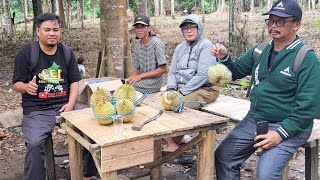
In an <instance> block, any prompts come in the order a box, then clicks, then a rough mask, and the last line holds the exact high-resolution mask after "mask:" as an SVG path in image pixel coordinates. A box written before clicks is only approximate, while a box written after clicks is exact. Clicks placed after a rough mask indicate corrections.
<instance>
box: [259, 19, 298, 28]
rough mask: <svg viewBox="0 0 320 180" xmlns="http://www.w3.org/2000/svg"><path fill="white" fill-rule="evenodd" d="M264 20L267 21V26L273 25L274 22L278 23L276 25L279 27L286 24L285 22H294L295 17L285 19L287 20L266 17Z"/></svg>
mask: <svg viewBox="0 0 320 180" xmlns="http://www.w3.org/2000/svg"><path fill="white" fill-rule="evenodd" d="M264 21H265V22H266V25H267V26H272V25H273V23H276V26H278V27H282V26H284V24H286V23H287V22H294V20H293V19H292V20H287V21H285V20H273V19H265V20H264Z"/></svg>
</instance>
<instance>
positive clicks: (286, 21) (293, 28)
mask: <svg viewBox="0 0 320 180" xmlns="http://www.w3.org/2000/svg"><path fill="white" fill-rule="evenodd" d="M266 25H267V26H268V32H269V34H270V36H271V37H272V38H273V39H286V38H288V37H292V36H295V35H296V32H297V30H298V29H299V28H300V25H301V22H300V21H294V20H293V17H288V18H282V17H278V16H274V15H270V17H269V19H266Z"/></svg>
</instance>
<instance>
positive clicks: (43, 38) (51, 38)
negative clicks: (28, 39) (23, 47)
mask: <svg viewBox="0 0 320 180" xmlns="http://www.w3.org/2000/svg"><path fill="white" fill-rule="evenodd" d="M37 35H38V37H39V42H40V43H41V44H43V45H45V46H55V45H57V44H58V42H59V41H60V37H61V31H60V25H59V23H58V21H57V20H49V21H44V22H43V23H42V24H41V25H40V27H38V28H37Z"/></svg>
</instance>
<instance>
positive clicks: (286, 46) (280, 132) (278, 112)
mask: <svg viewBox="0 0 320 180" xmlns="http://www.w3.org/2000/svg"><path fill="white" fill-rule="evenodd" d="M264 15H269V17H268V18H267V19H266V20H265V22H266V25H267V27H268V32H269V35H270V36H271V38H272V40H271V41H270V43H269V44H268V45H267V46H266V47H265V48H264V49H262V50H261V49H258V48H256V46H255V47H253V48H251V49H249V50H248V51H247V52H245V53H244V54H243V55H241V56H240V57H238V58H237V59H236V60H234V61H233V60H231V56H230V55H229V54H228V50H227V49H226V48H225V47H224V46H223V45H218V44H217V45H214V46H212V49H211V53H212V54H213V55H215V56H217V57H218V55H220V57H218V59H220V62H222V63H223V64H225V65H226V66H227V67H228V68H229V69H230V70H231V72H232V76H233V79H239V78H243V77H245V76H247V75H252V78H253V82H254V87H253V89H252V91H251V94H250V101H251V106H250V110H249V112H248V114H247V116H246V117H245V118H244V119H243V120H242V121H240V122H239V123H238V124H237V125H236V127H235V128H234V129H233V130H232V131H231V132H230V133H229V135H228V136H227V137H226V138H225V139H224V140H223V142H222V143H221V144H220V145H219V147H218V148H217V150H216V153H215V162H216V175H217V179H218V180H221V179H222V180H224V179H228V180H232V179H240V167H241V165H242V163H243V162H244V161H245V160H246V159H248V158H249V157H250V156H251V155H252V154H253V153H254V152H255V150H256V149H257V148H260V149H262V154H261V156H260V158H259V162H258V166H257V179H260V180H265V179H281V174H282V172H283V170H284V169H285V167H286V165H287V164H288V162H289V160H290V159H291V157H292V155H293V154H294V153H295V152H296V151H297V150H298V148H299V147H300V146H302V145H303V144H305V143H306V141H307V140H308V138H309V136H310V134H311V131H312V126H313V120H314V118H315V117H316V115H317V114H319V112H320V104H319V99H320V93H319V92H320V83H319V77H320V62H319V59H318V57H317V56H316V54H315V53H314V52H313V51H308V52H307V53H306V55H305V56H304V59H303V61H302V63H301V65H300V67H299V69H298V70H297V72H295V71H294V64H295V63H294V61H295V58H296V55H297V52H298V51H299V49H300V48H301V47H302V46H303V45H304V43H303V42H302V41H301V39H300V38H299V37H298V36H297V35H296V34H297V31H298V29H299V28H300V26H301V18H302V11H301V8H300V7H299V5H298V4H297V2H296V1H295V0H286V1H281V0H280V1H278V2H276V3H275V4H274V5H273V7H272V8H271V10H270V11H269V12H267V13H265V14H264ZM218 52H220V53H218ZM253 52H261V55H260V56H259V58H258V59H257V61H255V60H254V57H253ZM259 121H267V122H268V131H267V133H266V134H262V135H256V125H257V123H258V122H259Z"/></svg>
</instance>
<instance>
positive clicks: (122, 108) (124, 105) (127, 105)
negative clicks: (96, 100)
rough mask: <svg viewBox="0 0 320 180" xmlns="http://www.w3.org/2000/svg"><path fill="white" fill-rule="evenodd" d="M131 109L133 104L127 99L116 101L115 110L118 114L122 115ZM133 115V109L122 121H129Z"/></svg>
mask: <svg viewBox="0 0 320 180" xmlns="http://www.w3.org/2000/svg"><path fill="white" fill-rule="evenodd" d="M132 109H134V105H133V103H132V102H131V101H129V100H127V99H124V100H120V101H117V103H116V110H117V114H119V115H124V114H126V113H128V112H130V111H131V110H132ZM133 116H134V111H133V112H132V113H131V114H128V115H126V116H124V118H123V122H129V121H131V120H132V118H133Z"/></svg>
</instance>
